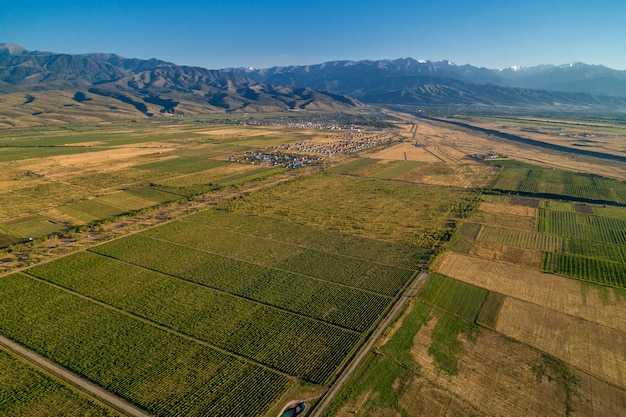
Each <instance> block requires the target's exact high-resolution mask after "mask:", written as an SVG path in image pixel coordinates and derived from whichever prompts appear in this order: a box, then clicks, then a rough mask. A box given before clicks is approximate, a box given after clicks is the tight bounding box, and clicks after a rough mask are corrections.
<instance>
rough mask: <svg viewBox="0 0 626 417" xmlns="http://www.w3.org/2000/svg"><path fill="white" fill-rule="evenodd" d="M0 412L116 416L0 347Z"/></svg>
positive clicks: (39, 416)
mask: <svg viewBox="0 0 626 417" xmlns="http://www.w3.org/2000/svg"><path fill="white" fill-rule="evenodd" d="M0 370H2V377H1V378H0V393H2V395H1V396H0V414H1V415H3V416H23V417H45V416H50V415H67V416H69V415H75V416H78V415H81V416H86V415H89V416H93V417H99V416H102V417H104V416H109V417H112V416H116V415H117V414H115V413H113V412H112V411H108V410H106V409H104V408H102V407H101V406H99V405H96V404H94V403H93V402H90V401H89V400H87V399H86V398H84V397H82V396H81V395H79V394H77V393H75V392H74V391H72V390H71V389H69V388H68V387H66V386H65V385H63V384H62V383H60V382H57V381H56V380H54V379H52V378H50V377H48V376H46V375H45V374H43V373H41V372H39V371H37V370H35V369H34V368H32V367H30V366H28V365H26V364H24V363H22V362H20V361H19V360H17V359H16V358H15V357H13V356H12V355H11V354H9V353H7V352H5V351H4V350H2V349H0Z"/></svg>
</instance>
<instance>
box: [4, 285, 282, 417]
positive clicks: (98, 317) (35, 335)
mask: <svg viewBox="0 0 626 417" xmlns="http://www.w3.org/2000/svg"><path fill="white" fill-rule="evenodd" d="M0 308H1V309H2V310H3V311H4V312H5V313H6V314H3V315H2V316H1V317H0V331H2V333H3V334H5V335H6V336H8V337H10V338H11V339H13V340H15V341H16V342H18V343H20V344H22V345H24V346H26V347H28V348H30V349H32V350H34V351H36V352H38V353H39V354H41V355H43V356H45V357H48V358H50V359H52V360H54V361H55V362H57V363H58V364H60V365H62V366H64V367H66V368H68V369H69V370H71V371H73V372H75V373H77V374H79V375H82V376H84V377H85V378H88V379H90V380H91V381H93V382H95V383H96V384H98V385H101V386H102V387H104V388H105V389H108V390H110V391H112V392H114V393H116V394H118V395H120V396H122V397H125V398H127V399H129V400H130V401H132V402H133V403H135V404H137V405H139V406H140V407H143V408H144V409H146V410H148V411H149V412H151V413H155V414H158V415H163V416H175V415H188V416H194V415H205V414H206V410H208V409H210V410H211V412H212V415H215V416H222V415H223V416H228V415H232V409H231V407H232V406H233V404H237V405H238V406H240V407H244V408H245V409H246V410H249V412H250V413H252V414H255V415H256V414H263V413H264V412H265V411H266V410H267V408H268V407H269V406H270V405H271V404H272V403H273V402H274V401H275V400H276V399H277V398H278V397H279V396H280V395H281V393H282V392H283V391H284V390H285V389H286V388H287V387H288V386H290V385H291V384H292V383H293V382H292V380H290V379H289V378H288V377H286V376H284V375H281V374H278V373H276V372H274V371H272V370H269V369H266V368H264V367H261V366H258V365H255V364H252V363H249V362H247V361H244V360H242V359H238V358H235V357H233V356H230V355H227V354H224V353H222V352H220V351H218V350H216V349H214V348H212V347H210V346H208V345H206V344H202V343H199V342H197V341H194V340H192V339H190V338H189V337H187V336H184V335H182V334H178V333H174V332H172V331H169V330H167V329H165V328H162V327H157V326H155V325H153V324H150V323H147V322H145V321H144V320H140V319H139V318H138V317H134V316H131V315H129V314H127V313H125V312H124V311H121V310H118V309H114V308H110V307H107V306H103V305H101V304H98V303H95V302H93V301H90V300H87V299H84V298H82V297H80V296H78V295H75V294H73V293H71V292H68V291H65V290H63V289H59V288H56V287H53V286H51V285H50V284H47V283H43V282H40V281H38V280H35V279H33V278H29V277H27V276H25V275H21V274H15V275H11V276H7V277H4V278H3V279H2V287H1V288H0ZM77 352H80V354H77ZM259 385H262V386H263V387H264V389H263V390H258V389H254V388H253V387H258V386H259Z"/></svg>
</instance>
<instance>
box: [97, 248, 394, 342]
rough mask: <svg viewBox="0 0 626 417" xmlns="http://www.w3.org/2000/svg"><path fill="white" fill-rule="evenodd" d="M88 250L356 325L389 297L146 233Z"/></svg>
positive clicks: (365, 323) (374, 315)
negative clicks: (199, 248)
mask: <svg viewBox="0 0 626 417" xmlns="http://www.w3.org/2000/svg"><path fill="white" fill-rule="evenodd" d="M92 250H93V251H94V252H97V253H100V254H103V255H107V256H111V257H114V258H116V259H121V260H123V261H126V262H130V263H132V264H135V265H138V266H141V267H145V268H150V269H152V270H155V271H159V272H162V273H165V274H169V275H172V276H175V277H179V278H182V279H185V280H188V281H192V282H196V283H199V284H202V285H205V286H207V287H210V288H214V289H217V290H220V291H225V292H228V293H230V294H235V295H238V296H241V297H245V298H248V299H252V300H256V301H259V302H262V303H265V304H269V305H272V306H276V307H279V308H281V309H285V310H289V311H293V312H295V313H299V314H303V315H306V316H309V317H313V318H316V319H320V320H324V321H327V322H329V323H333V324H337V325H340V326H343V327H347V328H350V329H354V330H357V331H363V330H366V329H368V328H369V327H370V326H371V325H372V323H373V322H375V321H376V320H377V319H378V317H380V315H381V314H382V312H383V311H384V310H385V309H386V308H387V306H388V305H389V304H390V302H391V298H390V297H386V296H384V295H379V294H373V293H370V292H365V291H362V290H359V289H357V288H350V287H345V286H341V285H338V284H336V283H332V282H324V281H320V280H316V279H312V278H310V277H308V276H305V275H301V274H294V273H291V272H287V271H284V270H280V269H275V268H268V267H265V266H261V265H257V264H253V263H250V262H245V261H239V260H235V259H231V258H227V257H224V256H220V255H215V254H210V253H206V252H203V251H199V250H196V249H192V248H187V247H184V246H181V245H177V244H173V243H169V242H165V241H160V240H156V239H152V238H148V237H145V236H130V237H128V238H126V239H122V240H117V241H114V242H110V243H108V244H105V245H102V246H99V247H96V248H94V249H92Z"/></svg>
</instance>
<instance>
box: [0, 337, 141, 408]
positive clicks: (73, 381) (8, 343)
mask: <svg viewBox="0 0 626 417" xmlns="http://www.w3.org/2000/svg"><path fill="white" fill-rule="evenodd" d="M0 345H2V346H4V347H5V348H6V349H8V350H9V351H10V352H13V353H14V354H16V355H17V356H19V357H20V358H22V359H24V360H26V361H28V362H31V363H32V364H34V365H35V366H36V367H38V368H40V369H43V370H45V371H46V372H48V373H49V374H52V375H53V376H54V377H56V378H58V379H60V380H62V381H63V382H65V383H67V384H69V385H71V386H73V387H74V388H76V389H78V390H79V391H81V392H82V393H84V394H85V395H87V396H88V397H91V398H93V399H96V400H98V401H99V402H101V403H104V404H106V405H108V406H109V407H111V408H113V409H115V410H117V411H119V412H120V413H122V414H124V415H127V416H134V417H150V414H147V413H146V412H145V411H143V410H140V409H139V408H137V407H135V406H134V405H132V404H130V403H128V402H126V401H124V400H123V399H121V398H119V397H116V396H115V395H113V394H111V393H110V392H108V391H106V390H104V389H103V388H100V387H99V386H97V385H94V384H92V383H91V382H89V381H87V380H85V379H83V378H81V377H79V376H77V375H75V374H73V373H71V372H70V371H68V370H67V369H65V368H62V367H61V366H59V365H56V364H54V363H52V362H50V361H49V360H47V359H44V358H43V357H41V356H39V355H37V354H36V353H34V352H31V351H30V350H27V349H25V348H24V347H22V346H21V345H18V344H17V343H15V342H13V341H12V340H9V339H7V338H6V337H3V336H0Z"/></svg>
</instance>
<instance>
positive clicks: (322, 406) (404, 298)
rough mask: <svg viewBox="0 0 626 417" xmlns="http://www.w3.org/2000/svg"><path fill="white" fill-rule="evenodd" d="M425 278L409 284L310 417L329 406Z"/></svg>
mask: <svg viewBox="0 0 626 417" xmlns="http://www.w3.org/2000/svg"><path fill="white" fill-rule="evenodd" d="M426 278H428V274H427V273H426V272H422V273H421V274H420V276H419V277H417V279H416V280H415V281H413V284H411V286H410V287H409V288H408V289H407V290H406V291H405V293H404V294H403V295H402V297H401V298H400V299H399V300H398V302H397V303H396V305H394V306H393V308H392V309H391V311H390V312H389V314H387V317H386V318H385V320H384V321H383V322H382V323H381V324H380V325H379V326H378V328H377V329H376V331H375V332H374V334H372V336H371V337H370V339H369V340H368V341H367V342H366V343H365V344H364V345H363V347H361V350H359V352H358V353H357V354H356V356H355V357H354V359H353V360H352V362H351V363H350V364H349V365H348V367H347V368H346V371H345V372H344V373H343V374H342V375H341V376H340V377H339V378H337V380H336V381H335V383H334V384H333V385H332V386H331V387H330V388H329V389H328V391H326V394H324V396H323V398H322V399H321V401H320V402H319V404H318V405H317V407H316V408H315V410H314V412H313V414H312V415H311V416H312V417H320V416H321V415H322V414H323V413H324V411H325V410H326V407H328V404H330V402H331V401H332V400H333V398H335V395H337V393H338V392H339V390H340V389H341V388H342V387H343V385H344V384H345V383H346V381H347V380H348V378H350V376H351V375H352V373H353V372H354V370H355V369H356V368H357V366H359V364H360V363H361V361H362V360H363V358H364V357H365V355H367V353H368V352H369V351H370V350H371V349H372V346H374V343H375V342H376V341H377V340H378V339H379V338H380V336H381V335H382V334H383V332H384V331H385V330H386V329H387V327H389V325H390V324H391V323H392V322H393V321H394V320H395V319H396V317H397V316H398V313H400V311H401V310H402V308H403V307H404V305H405V304H406V302H407V301H408V300H409V299H410V296H411V294H413V292H414V291H415V288H417V286H418V285H419V284H420V283H421V282H422V281H424V280H425V279H426Z"/></svg>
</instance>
